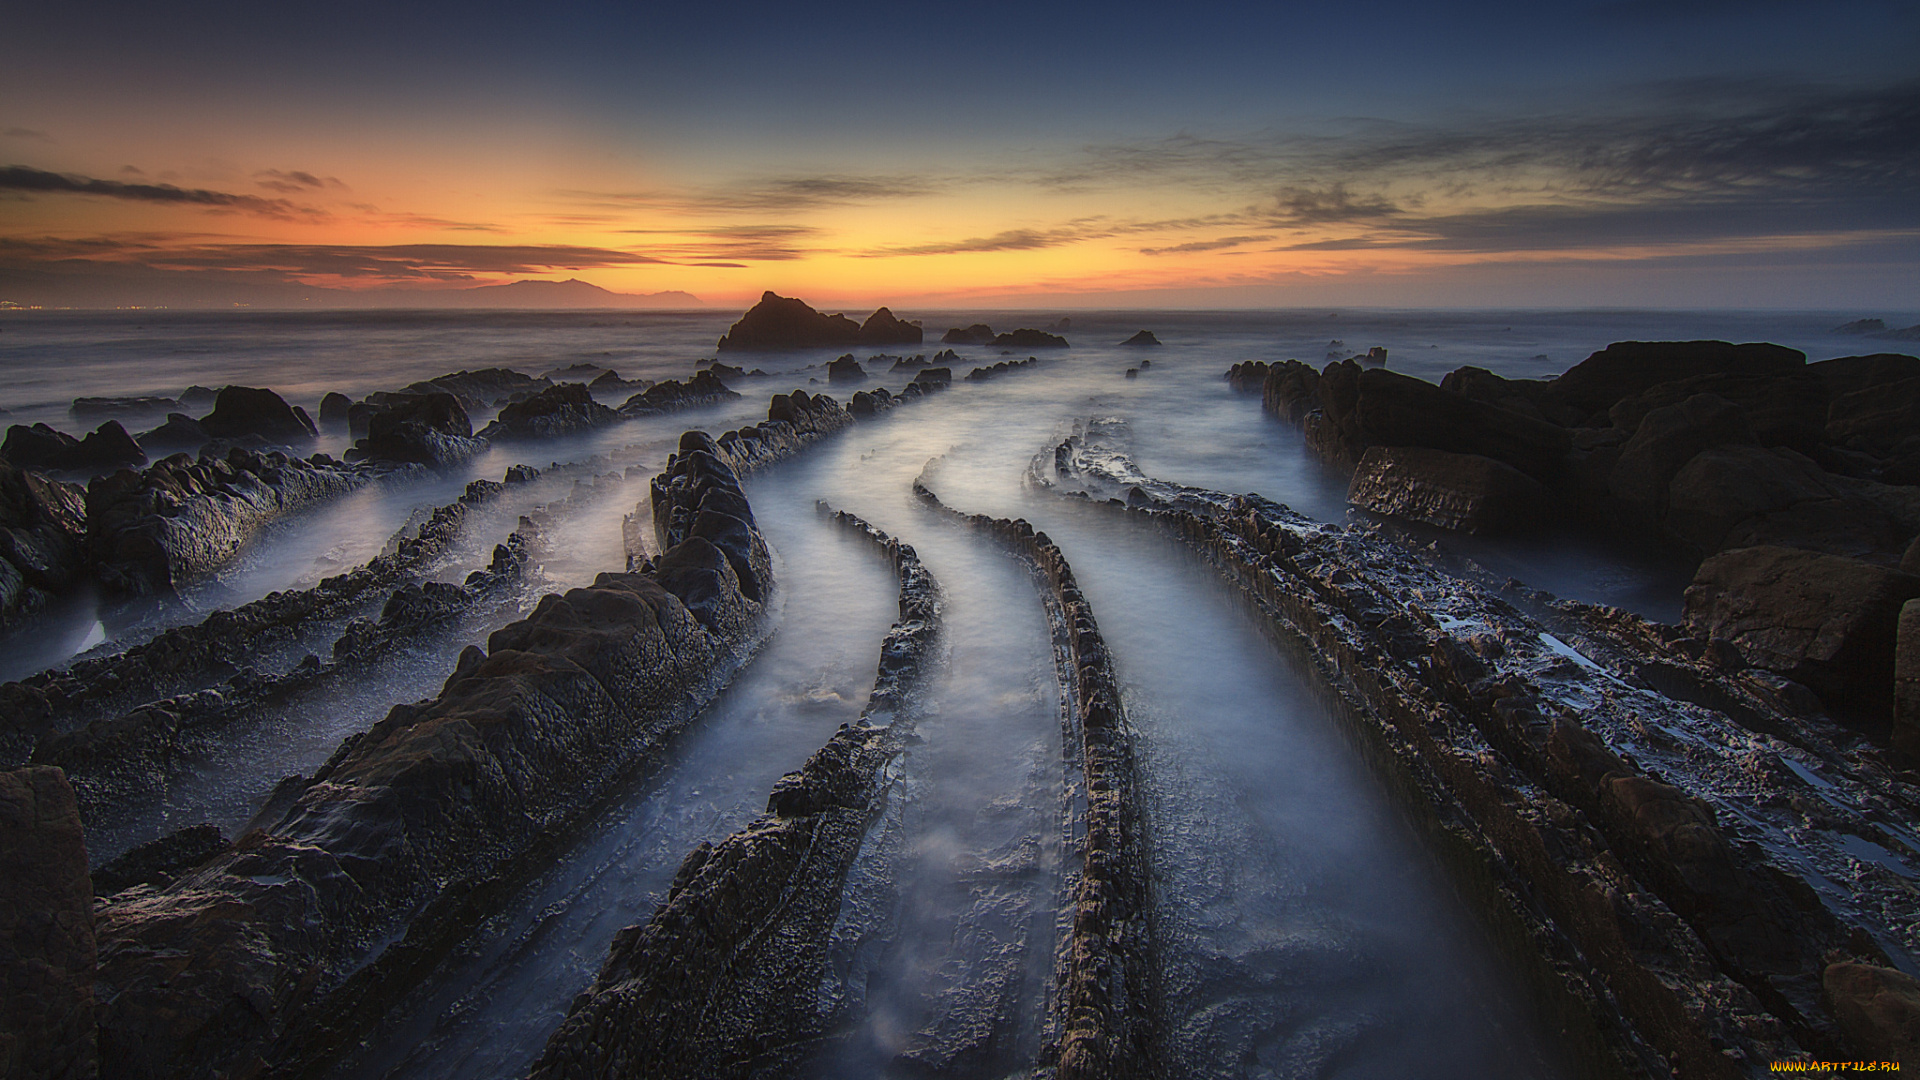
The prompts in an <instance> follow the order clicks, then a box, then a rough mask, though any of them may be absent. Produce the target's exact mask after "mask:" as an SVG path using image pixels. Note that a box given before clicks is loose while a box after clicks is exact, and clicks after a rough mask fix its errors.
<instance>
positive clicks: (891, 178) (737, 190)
mask: <svg viewBox="0 0 1920 1080" xmlns="http://www.w3.org/2000/svg"><path fill="white" fill-rule="evenodd" d="M953 182H954V180H953V178H943V177H935V176H925V175H916V174H912V173H898V174H886V175H870V176H859V175H836V174H823V175H817V176H779V177H769V178H758V179H748V180H740V181H736V182H732V183H727V184H719V185H714V186H710V187H702V188H691V189H678V190H654V191H631V192H609V191H580V190H571V191H563V192H561V193H560V194H561V196H562V197H563V198H565V199H567V200H569V201H571V202H574V203H577V204H582V205H586V206H594V207H603V208H608V209H624V210H656V211H664V212H667V213H673V214H683V215H702V214H766V213H799V212H805V211H810V210H824V209H829V208H833V207H841V206H855V205H861V204H867V203H876V202H885V201H889V200H894V199H911V198H919V197H921V196H925V195H933V194H937V193H939V192H941V191H943V190H945V189H946V188H947V187H948V186H950V185H951V184H952V183H953Z"/></svg>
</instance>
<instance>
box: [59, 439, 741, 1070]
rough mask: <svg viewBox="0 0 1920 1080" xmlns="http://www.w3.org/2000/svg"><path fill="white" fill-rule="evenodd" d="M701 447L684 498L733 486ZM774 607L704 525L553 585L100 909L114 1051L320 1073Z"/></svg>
mask: <svg viewBox="0 0 1920 1080" xmlns="http://www.w3.org/2000/svg"><path fill="white" fill-rule="evenodd" d="M702 438H704V437H702ZM697 456H698V455H695V454H682V455H677V456H676V458H675V459H674V460H673V461H672V463H670V464H669V466H668V473H669V477H670V478H672V479H687V480H689V481H690V482H689V483H687V484H685V485H681V486H675V487H673V490H674V491H675V492H676V498H677V499H679V500H682V501H687V502H693V503H694V505H696V506H697V505H699V503H701V502H704V501H706V499H707V498H708V497H709V496H710V495H713V494H714V493H715V492H716V491H718V490H721V489H727V490H728V491H730V493H732V494H736V495H737V494H738V492H739V487H738V483H737V481H735V480H734V478H733V476H732V474H731V473H730V472H728V471H727V470H725V468H724V467H717V462H713V460H712V458H711V455H706V457H707V461H704V462H702V461H696V460H695V458H696V457H697ZM669 486H673V485H669ZM748 524H749V526H751V521H749V522H748ZM761 610H762V609H761V605H759V604H757V603H755V602H754V601H752V600H750V599H748V598H747V596H746V595H745V594H744V593H743V592H741V590H740V588H739V583H738V579H737V578H736V576H735V575H734V573H733V570H732V567H731V565H730V564H729V563H728V561H727V559H726V558H725V557H724V556H723V555H722V554H721V553H720V552H719V550H718V549H717V548H715V547H714V545H712V544H711V543H709V542H708V541H707V540H705V539H703V538H701V537H698V536H691V537H688V538H687V539H685V540H684V541H682V542H681V543H679V544H677V545H676V546H675V547H673V548H672V549H670V550H669V551H667V552H666V553H665V554H664V555H662V556H661V557H660V558H659V559H658V560H656V561H655V564H654V566H653V567H652V568H650V569H649V570H648V571H645V572H640V573H621V574H602V575H601V576H600V577H599V578H598V579H596V581H595V583H594V584H593V585H592V586H590V587H587V588H581V589H573V590H569V591H568V592H567V593H565V594H563V595H549V596H547V597H545V598H544V599H542V601H541V602H540V604H539V606H538V607H536V608H535V609H534V611H533V612H532V613H531V614H529V615H528V616H527V617H526V618H524V619H522V620H520V621H518V622H515V623H513V624H511V625H509V626H507V627H505V628H503V629H501V630H499V631H496V632H495V633H494V634H493V635H492V637H491V638H489V640H488V643H487V648H486V650H485V651H484V653H482V652H481V651H480V650H478V649H471V650H469V651H468V653H467V654H465V655H463V657H462V660H461V663H460V664H459V665H458V666H457V667H456V669H455V671H454V673H453V674H452V675H451V676H450V677H449V678H448V680H447V682H446V684H445V686H444V687H443V688H442V689H441V692H440V694H439V695H438V696H437V697H435V698H434V699H432V700H430V701H426V702H421V703H418V704H414V705H399V706H395V707H394V709H393V710H392V711H391V712H390V713H389V714H388V715H387V717H386V719H384V720H382V721H381V722H379V723H378V724H376V725H374V726H373V727H372V728H371V729H369V730H368V731H366V732H365V733H363V734H360V735H357V736H354V737H351V738H349V739H348V740H347V741H346V742H344V743H343V744H342V745H341V747H340V749H339V750H338V751H336V753H335V754H334V756H333V758H332V759H330V760H329V761H328V762H327V763H326V765H324V766H323V767H322V768H321V769H320V770H319V771H318V772H317V773H316V774H315V775H314V776H312V777H310V778H307V779H305V780H304V781H301V782H298V783H296V784H293V785H291V786H290V787H288V788H286V789H285V790H283V791H281V792H278V793H276V797H275V799H274V800H273V802H272V803H271V804H270V806H269V809H268V811H267V812H265V813H263V815H262V817H261V818H260V819H256V826H257V827H255V828H252V829H250V830H249V831H248V832H247V833H246V834H245V835H243V836H241V837H240V838H239V839H238V840H237V841H236V842H235V844H234V846H233V848H232V850H231V851H228V852H226V853H224V854H222V855H219V856H217V857H215V858H214V859H213V860H212V861H210V862H208V863H207V864H205V865H203V866H201V867H199V868H197V869H194V870H192V871H191V872H189V873H187V874H186V875H185V876H183V877H181V878H179V879H178V880H176V881H175V882H174V883H173V884H172V885H170V886H168V887H167V888H165V889H162V890H158V891H151V890H147V889H143V888H139V887H136V888H134V889H131V890H128V891H127V892H124V893H121V894H119V895H118V896H116V897H115V898H113V900H112V901H111V902H109V903H107V904H105V905H103V906H102V907H101V908H100V909H99V912H98V920H97V926H98V936H99V941H100V965H99V971H98V985H100V986H101V987H102V988H103V992H102V994H101V998H102V1000H103V1001H105V1002H106V1003H107V1004H106V1006H105V1008H104V1010H103V1012H102V1016H101V1026H100V1033H101V1038H100V1043H101V1052H102V1061H103V1066H104V1067H105V1068H106V1069H107V1070H109V1071H111V1072H112V1073H113V1074H114V1075H116V1076H127V1077H137V1078H138V1077H159V1076H186V1075H210V1074H215V1073H228V1074H232V1073H235V1072H249V1073H257V1072H262V1071H268V1070H273V1069H288V1070H301V1069H312V1068H314V1067H316V1064H317V1063H318V1062H319V1061H321V1060H324V1059H325V1058H326V1057H327V1056H329V1055H330V1054H331V1053H333V1052H335V1051H336V1050H337V1049H338V1048H339V1047H340V1046H341V1045H342V1044H343V1043H344V1042H345V1041H347V1040H350V1039H351V1038H353V1037H356V1036H357V1035H358V1033H359V1032H360V1031H361V1030H362V1029H363V1028H364V1026H365V1025H366V1024H367V1023H368V1022H369V1021H370V1020H371V1019H372V1018H373V1017H377V1016H378V1015H379V1013H380V1012H381V1011H382V1010H383V1009H384V1008H385V1007H386V1006H387V1005H388V1004H389V1003H390V1002H391V1001H392V1000H393V998H394V997H395V996H396V995H397V994H399V993H402V992H404V990H405V989H406V988H407V986H409V985H411V983H412V982H413V981H414V980H415V979H417V978H418V977H419V976H420V975H421V974H422V973H423V972H424V971H425V970H426V969H427V968H429V967H431V965H432V964H433V963H434V962H435V960H437V958H438V956H439V955H440V953H441V952H442V951H443V950H444V949H445V948H446V947H447V946H448V945H449V944H450V943H451V942H452V941H454V940H456V939H457V938H458V936H459V935H460V934H461V933H463V932H465V930H466V929H467V928H469V927H471V926H472V925H474V923H475V922H476V921H477V920H478V919H480V918H482V917H484V915H485V914H486V912H487V911H488V910H490V903H489V902H488V898H489V897H490V896H491V895H492V892H490V890H497V889H501V888H506V887H510V886H511V885H512V884H513V883H514V882H517V881H518V880H520V879H521V878H522V877H523V876H524V875H525V874H526V873H528V872H530V870H531V869H532V868H533V867H534V866H536V865H538V864H539V863H540V862H541V860H542V856H541V852H542V850H543V849H544V847H545V846H546V845H547V844H548V843H549V842H550V841H551V839H552V838H553V837H554V836H556V835H558V834H561V833H564V832H565V831H566V830H568V829H570V828H573V827H575V826H576V825H577V822H578V820H579V818H580V816H581V815H582V814H583V813H585V812H587V810H588V809H589V808H590V807H591V806H592V805H593V804H594V802H595V800H596V799H598V798H599V797H600V796H601V795H602V794H603V792H604V791H605V790H606V788H607V785H609V784H610V783H612V782H613V781H614V780H615V779H616V778H617V777H619V776H621V775H623V774H624V773H626V772H627V771H629V770H631V769H633V768H635V767H638V766H639V765H641V764H642V763H644V762H646V761H648V760H651V759H652V758H653V757H654V756H655V755H656V754H657V753H658V751H659V749H660V747H661V745H662V744H663V742H664V741H665V740H667V739H670V738H671V737H673V736H674V734H676V733H677V732H678V731H679V730H680V728H681V727H683V726H684V725H685V724H686V723H687V722H688V721H689V720H690V719H691V718H692V717H693V716H694V715H695V714H696V713H697V711H698V709H699V708H700V707H701V706H702V705H704V704H705V702H706V701H707V700H709V699H710V698H711V697H712V695H713V694H714V693H716V692H717V691H718V688H719V686H720V685H721V684H722V683H723V682H724V681H725V679H726V678H727V677H728V676H729V675H730V674H731V672H732V671H733V670H735V669H736V668H737V666H738V664H739V663H740V661H741V660H742V659H743V658H744V656H745V655H746V653H747V652H748V651H750V650H751V648H752V647H753V646H754V645H755V643H756V642H757V639H758V633H759V625H760V615H761ZM388 942H391V944H385V943H388ZM383 946H384V947H383Z"/></svg>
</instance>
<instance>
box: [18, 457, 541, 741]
mask: <svg viewBox="0 0 1920 1080" xmlns="http://www.w3.org/2000/svg"><path fill="white" fill-rule="evenodd" d="M522 468H523V469H524V468H525V467H524V466H523V467H522ZM3 476H4V474H0V477H3ZM523 476H524V477H525V478H526V479H531V476H532V470H526V473H525V474H523ZM501 490H502V485H500V484H496V483H493V482H491V481H487V480H475V481H474V482H472V483H470V484H468V485H467V490H466V491H465V493H463V494H462V495H461V496H460V498H459V499H458V500H456V501H454V502H452V503H448V504H447V505H445V506H441V507H437V508H435V509H434V511H433V512H432V513H431V514H430V515H429V516H428V517H427V520H426V521H424V522H423V523H421V525H420V527H419V529H418V530H409V531H410V532H411V535H402V536H400V537H399V538H398V539H397V542H396V543H395V544H394V545H393V550H392V551H389V552H384V553H382V554H380V555H377V556H375V557H374V558H373V559H371V560H369V561H368V562H367V563H365V564H364V565H362V566H359V567H356V568H355V569H353V570H352V571H350V572H348V573H345V574H339V575H336V576H334V577H330V578H326V579H325V580H323V581H321V582H320V583H319V584H317V585H315V586H314V587H312V588H310V589H301V590H289V591H285V592H276V593H272V594H270V595H268V596H265V597H262V598H261V599H259V600H255V601H253V602H252V603H249V604H243V605H241V606H240V607H237V608H234V609H232V610H230V611H216V612H214V613H213V614H211V615H209V616H207V617H206V618H205V619H204V620H202V621H201V622H200V623H198V624H196V625H192V626H176V627H172V628H170V629H168V630H167V631H165V632H164V633H162V634H160V635H159V636H158V637H156V638H154V639H153V640H152V641H148V642H145V643H143V644H139V645H135V646H133V647H131V648H128V649H125V650H122V651H121V652H118V653H116V654H114V655H113V656H108V657H101V658H98V659H92V660H81V661H78V662H76V663H74V664H73V665H71V666H70V667H68V668H66V669H65V670H60V671H47V672H41V673H40V674H37V675H34V676H31V677H29V678H26V679H22V680H20V681H19V682H13V683H7V684H5V685H0V716H4V720H3V721H0V751H3V752H4V756H0V763H13V762H19V761H24V760H26V756H27V753H28V752H29V751H30V750H31V749H32V747H33V746H34V744H35V743H36V742H37V741H38V740H39V739H41V738H43V737H44V736H46V735H48V734H49V733H52V732H67V731H76V730H78V729H80V728H81V727H82V726H84V725H85V724H86V723H88V722H89V721H91V720H98V719H102V718H105V717H106V716H108V715H109V714H110V713H111V712H113V711H116V710H121V711H124V710H125V709H127V708H130V707H132V706H135V705H140V704H144V703H146V702H150V701H154V700H157V699H160V698H165V697H170V696H173V695H177V694H179V693H181V692H183V691H187V690H189V689H193V688H197V687H200V686H204V685H206V684H208V683H211V682H218V681H221V680H224V679H227V678H229V677H232V676H236V675H241V674H243V673H247V672H249V671H250V668H251V665H252V662H253V659H254V658H255V657H257V656H258V655H259V654H260V653H261V652H262V651H263V650H267V649H271V648H274V647H276V646H283V645H285V644H287V643H288V642H290V641H292V640H293V639H295V638H296V637H297V636H298V635H299V634H300V632H301V631H302V629H303V628H304V627H306V626H308V625H310V624H311V623H313V622H315V621H317V620H320V619H324V618H328V617H331V616H336V615H340V614H343V613H345V612H348V611H351V610H353V609H354V608H356V607H358V606H359V605H361V604H362V603H363V602H364V601H365V599H366V598H367V597H368V596H369V595H371V594H373V593H374V591H375V590H378V589H383V588H389V587H391V586H393V585H394V584H396V583H398V582H399V581H401V580H403V579H404V578H406V577H408V576H409V575H412V574H414V573H417V572H419V571H420V570H421V569H422V568H424V567H425V566H426V565H427V564H428V563H430V562H431V561H432V560H434V559H437V558H439V557H440V556H441V555H442V554H444V553H445V552H446V551H447V550H449V549H450V548H451V547H452V546H453V543H454V541H456V540H457V539H458V538H459V537H460V535H461V532H462V530H463V528H464V525H465V522H466V518H467V515H468V513H469V512H470V511H471V510H472V509H473V508H474V507H477V506H480V505H483V504H485V503H486V502H487V501H488V500H491V499H492V498H494V497H495V496H496V495H498V494H499V493H500V491H501ZM75 494H76V497H77V492H76V493H75ZM76 524H77V523H76Z"/></svg>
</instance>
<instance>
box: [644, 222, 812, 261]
mask: <svg viewBox="0 0 1920 1080" xmlns="http://www.w3.org/2000/svg"><path fill="white" fill-rule="evenodd" d="M621 231H622V232H624V233H627V234H629V235H637V236H661V237H673V238H674V239H673V240H667V241H663V242H656V243H655V244H653V245H650V246H649V247H648V249H647V250H649V251H650V252H653V253H654V254H656V255H659V256H661V257H663V258H673V259H689V260H694V259H697V260H702V261H700V262H697V263H689V265H698V266H721V265H728V266H731V265H739V264H735V263H718V262H713V261H711V260H715V259H745V260H747V261H749V262H791V261H793V260H796V259H805V258H810V257H812V256H815V255H819V254H822V253H823V252H822V249H820V248H819V247H817V246H813V245H809V244H807V243H806V241H808V240H811V239H813V238H815V237H818V236H820V235H821V230H820V229H817V228H814V227H813V226H810V225H717V226H709V227H706V228H694V229H622V230H621Z"/></svg>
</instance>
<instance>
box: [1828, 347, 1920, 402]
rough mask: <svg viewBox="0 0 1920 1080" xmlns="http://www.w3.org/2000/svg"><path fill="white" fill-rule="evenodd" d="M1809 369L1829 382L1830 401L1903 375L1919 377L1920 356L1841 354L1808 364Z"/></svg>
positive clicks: (1900, 377) (1902, 378) (1910, 377)
mask: <svg viewBox="0 0 1920 1080" xmlns="http://www.w3.org/2000/svg"><path fill="white" fill-rule="evenodd" d="M1807 370H1808V371H1809V372H1812V373H1813V374H1815V375H1818V376H1819V377H1820V381H1821V382H1823V383H1826V384H1827V398H1828V400H1829V401H1831V400H1833V399H1836V398H1840V397H1844V396H1846V395H1847V394H1852V393H1856V392H1858V391H1861V390H1865V389H1866V388H1868V387H1870V386H1885V385H1887V384H1888V383H1896V382H1900V381H1902V380H1904V379H1913V378H1920V357H1913V356H1907V355H1905V354H1903V353H1873V354H1871V355H1868V356H1841V357H1836V358H1834V359H1832V360H1822V361H1820V362H1819V363H1817V364H1808V365H1807Z"/></svg>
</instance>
